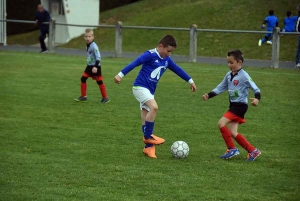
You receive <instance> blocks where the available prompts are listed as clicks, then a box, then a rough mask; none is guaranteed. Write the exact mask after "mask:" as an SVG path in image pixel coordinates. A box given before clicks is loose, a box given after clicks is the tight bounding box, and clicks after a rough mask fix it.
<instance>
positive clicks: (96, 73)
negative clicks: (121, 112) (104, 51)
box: [74, 29, 109, 103]
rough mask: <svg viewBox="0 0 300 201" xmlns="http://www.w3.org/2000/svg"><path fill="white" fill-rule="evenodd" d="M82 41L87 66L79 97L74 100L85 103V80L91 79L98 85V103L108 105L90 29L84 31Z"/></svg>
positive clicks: (97, 51)
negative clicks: (99, 94) (84, 44)
mask: <svg viewBox="0 0 300 201" xmlns="http://www.w3.org/2000/svg"><path fill="white" fill-rule="evenodd" d="M84 39H85V42H86V54H87V66H86V68H85V71H84V72H83V74H82V76H81V86H80V87H81V96H80V97H79V98H76V99H74V100H75V101H79V102H83V101H87V95H86V89H87V84H86V80H87V79H88V78H89V77H92V79H93V80H96V82H97V84H98V85H99V89H100V92H101V95H102V100H101V101H100V103H108V102H109V98H108V97H107V94H106V88H105V85H104V83H103V77H102V73H101V64H100V58H101V56H100V51H99V48H98V46H97V44H96V43H95V42H94V32H93V30H92V29H86V30H85V34H84Z"/></svg>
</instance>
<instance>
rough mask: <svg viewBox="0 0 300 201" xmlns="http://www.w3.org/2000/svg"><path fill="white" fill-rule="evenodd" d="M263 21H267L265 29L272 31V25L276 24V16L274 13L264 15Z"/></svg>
mask: <svg viewBox="0 0 300 201" xmlns="http://www.w3.org/2000/svg"><path fill="white" fill-rule="evenodd" d="M265 22H266V23H268V25H267V30H268V31H272V30H273V28H274V27H276V26H278V18H277V17H276V16H274V15H269V16H267V17H266V19H265Z"/></svg>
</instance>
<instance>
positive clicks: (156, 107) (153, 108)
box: [150, 104, 158, 113]
mask: <svg viewBox="0 0 300 201" xmlns="http://www.w3.org/2000/svg"><path fill="white" fill-rule="evenodd" d="M150 110H151V111H152V112H155V113H157V112H158V105H157V104H155V105H152V106H151V107H150Z"/></svg>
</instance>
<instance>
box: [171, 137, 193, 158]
mask: <svg viewBox="0 0 300 201" xmlns="http://www.w3.org/2000/svg"><path fill="white" fill-rule="evenodd" d="M189 151H190V148H189V146H188V144H187V143H186V142H184V141H176V142H174V143H173V144H172V146H171V154H172V155H173V156H174V157H175V158H186V157H187V156H188V155H189Z"/></svg>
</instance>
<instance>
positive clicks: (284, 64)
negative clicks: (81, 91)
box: [0, 45, 295, 68]
mask: <svg viewBox="0 0 300 201" xmlns="http://www.w3.org/2000/svg"><path fill="white" fill-rule="evenodd" d="M0 51H16V52H39V51H40V48H39V47H38V46H23V45H9V46H1V45H0ZM55 53H56V54H65V55H77V56H79V55H80V56H85V53H84V52H83V50H80V49H71V48H59V47H56V48H55ZM139 55H140V53H129V52H123V58H130V59H134V58H136V57H138V56H139ZM114 56H115V53H114V52H105V51H101V57H114ZM172 59H173V60H174V61H176V62H189V57H188V56H181V55H172ZM197 63H202V64H215V65H220V64H221V65H226V63H227V61H226V59H225V58H217V57H202V56H198V57H197ZM244 66H251V67H259V68H263V67H270V66H271V61H270V60H254V59H245V62H244ZM294 67H295V63H294V62H291V61H281V62H280V63H279V68H294Z"/></svg>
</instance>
